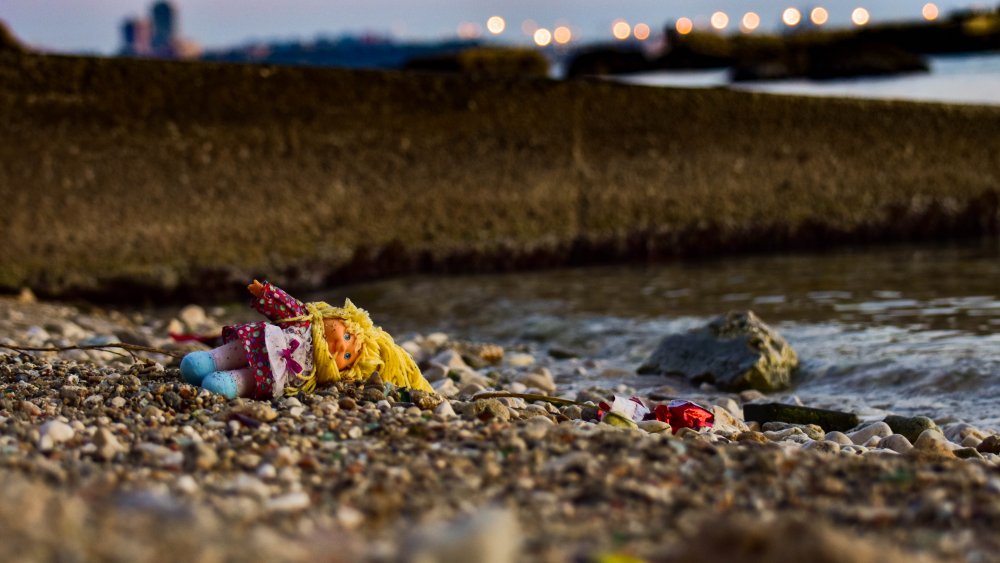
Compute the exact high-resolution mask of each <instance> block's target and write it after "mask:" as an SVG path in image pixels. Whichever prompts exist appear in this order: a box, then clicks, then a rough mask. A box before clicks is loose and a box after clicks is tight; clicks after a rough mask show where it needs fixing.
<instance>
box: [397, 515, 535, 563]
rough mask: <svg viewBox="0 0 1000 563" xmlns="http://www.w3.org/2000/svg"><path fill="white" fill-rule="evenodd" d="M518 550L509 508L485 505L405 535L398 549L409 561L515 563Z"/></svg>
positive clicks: (516, 528)
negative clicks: (487, 506) (483, 507)
mask: <svg viewBox="0 0 1000 563" xmlns="http://www.w3.org/2000/svg"><path fill="white" fill-rule="evenodd" d="M520 550H521V531H520V526H519V525H518V522H517V518H516V517H515V516H514V514H513V512H511V511H509V510H506V509H487V510H482V511H479V512H477V513H475V514H474V515H473V516H472V517H462V518H457V519H455V520H454V521H452V522H449V523H447V524H444V525H442V524H432V525H427V526H424V527H422V528H420V529H418V530H416V531H415V532H414V533H413V534H412V535H411V536H410V537H409V538H407V539H406V541H405V542H404V547H403V550H402V551H403V553H405V554H407V560H408V561H410V562H413V563H417V562H432V561H433V562H434V563H466V562H469V561H477V562H482V563H516V562H517V561H519V560H520Z"/></svg>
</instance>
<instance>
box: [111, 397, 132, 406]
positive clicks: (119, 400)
mask: <svg viewBox="0 0 1000 563" xmlns="http://www.w3.org/2000/svg"><path fill="white" fill-rule="evenodd" d="M127 404H128V401H126V400H125V398H124V397H115V398H113V399H111V406H112V407H113V408H116V409H121V408H125V405H127Z"/></svg>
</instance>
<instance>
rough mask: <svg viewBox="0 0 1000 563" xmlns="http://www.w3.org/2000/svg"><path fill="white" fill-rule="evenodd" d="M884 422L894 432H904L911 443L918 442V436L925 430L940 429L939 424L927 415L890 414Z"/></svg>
mask: <svg viewBox="0 0 1000 563" xmlns="http://www.w3.org/2000/svg"><path fill="white" fill-rule="evenodd" d="M882 422H885V423H886V424H888V425H889V428H891V429H892V431H893V433H894V434H902V435H903V436H906V439H907V440H909V441H910V443H913V444H916V442H917V438H919V437H920V434H922V433H923V432H924V430H931V429H933V430H938V431H940V430H939V429H938V425H937V424H935V423H934V421H933V420H931V419H929V418H927V417H926V416H912V417H911V416H898V415H890V416H887V417H885V418H884V419H883V420H882Z"/></svg>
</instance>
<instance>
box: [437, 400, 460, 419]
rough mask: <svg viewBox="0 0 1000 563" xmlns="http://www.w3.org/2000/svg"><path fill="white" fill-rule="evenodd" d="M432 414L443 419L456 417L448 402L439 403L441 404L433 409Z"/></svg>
mask: <svg viewBox="0 0 1000 563" xmlns="http://www.w3.org/2000/svg"><path fill="white" fill-rule="evenodd" d="M434 414H436V415H438V416H443V417H445V418H453V417H455V416H458V415H456V414H455V408H454V407H452V406H451V402H450V401H448V400H444V401H441V404H439V405H438V406H437V407H435V408H434Z"/></svg>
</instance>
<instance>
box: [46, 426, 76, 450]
mask: <svg viewBox="0 0 1000 563" xmlns="http://www.w3.org/2000/svg"><path fill="white" fill-rule="evenodd" d="M74 434H76V433H75V432H74V431H73V428H72V427H71V426H70V425H68V424H66V423H65V422H62V421H60V420H50V421H48V422H46V423H45V424H43V425H41V426H40V427H39V428H38V449H40V450H42V451H43V452H44V451H49V450H51V449H52V448H53V447H55V445H56V444H61V443H63V442H66V441H69V440H71V439H73V436H74Z"/></svg>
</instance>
